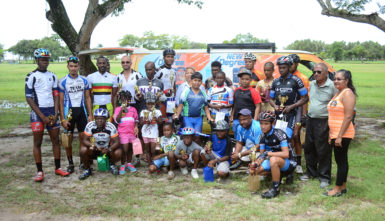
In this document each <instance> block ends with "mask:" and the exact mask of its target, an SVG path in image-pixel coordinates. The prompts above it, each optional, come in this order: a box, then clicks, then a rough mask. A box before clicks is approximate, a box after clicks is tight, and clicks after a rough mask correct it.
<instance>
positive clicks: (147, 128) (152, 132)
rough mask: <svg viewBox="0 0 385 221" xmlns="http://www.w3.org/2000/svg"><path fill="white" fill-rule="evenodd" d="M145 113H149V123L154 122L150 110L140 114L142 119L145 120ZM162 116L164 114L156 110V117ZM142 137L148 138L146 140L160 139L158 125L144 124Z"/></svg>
mask: <svg viewBox="0 0 385 221" xmlns="http://www.w3.org/2000/svg"><path fill="white" fill-rule="evenodd" d="M145 112H149V114H148V121H150V122H151V120H152V111H148V110H142V111H141V112H140V117H141V118H142V117H143V118H144V113H145ZM160 116H162V113H161V112H160V110H155V117H156V118H158V117H160ZM142 136H143V137H146V138H158V137H159V131H158V124H157V123H156V124H144V125H143V126H142Z"/></svg>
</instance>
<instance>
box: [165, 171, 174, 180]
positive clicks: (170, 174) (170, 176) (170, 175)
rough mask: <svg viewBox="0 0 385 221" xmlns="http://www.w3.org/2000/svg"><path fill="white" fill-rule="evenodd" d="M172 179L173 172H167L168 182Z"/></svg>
mask: <svg viewBox="0 0 385 221" xmlns="http://www.w3.org/2000/svg"><path fill="white" fill-rule="evenodd" d="M174 177H175V174H174V172H173V171H171V170H170V171H168V177H167V179H169V180H172V179H174Z"/></svg>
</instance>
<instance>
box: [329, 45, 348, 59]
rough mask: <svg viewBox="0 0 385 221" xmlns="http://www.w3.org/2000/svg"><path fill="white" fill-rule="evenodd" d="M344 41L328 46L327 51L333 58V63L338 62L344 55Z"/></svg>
mask: <svg viewBox="0 0 385 221" xmlns="http://www.w3.org/2000/svg"><path fill="white" fill-rule="evenodd" d="M344 45H345V42H344V41H335V42H333V44H331V45H329V46H328V49H329V50H328V51H329V53H330V55H331V56H332V57H333V59H334V61H340V60H342V58H343V55H344Z"/></svg>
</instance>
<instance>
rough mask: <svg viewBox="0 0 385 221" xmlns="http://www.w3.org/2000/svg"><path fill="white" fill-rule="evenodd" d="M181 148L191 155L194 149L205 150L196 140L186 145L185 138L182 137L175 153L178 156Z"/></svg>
mask: <svg viewBox="0 0 385 221" xmlns="http://www.w3.org/2000/svg"><path fill="white" fill-rule="evenodd" d="M181 150H183V151H184V153H185V154H188V155H190V154H191V153H192V152H193V151H194V150H199V152H200V151H201V150H203V148H202V147H201V146H199V145H198V144H197V143H195V142H194V141H193V142H192V143H191V144H190V146H186V144H184V142H183V139H181V140H180V141H179V142H178V144H177V145H176V148H175V152H174V154H175V155H176V156H180V155H181V154H180V151H181Z"/></svg>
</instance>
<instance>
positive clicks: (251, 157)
mask: <svg viewBox="0 0 385 221" xmlns="http://www.w3.org/2000/svg"><path fill="white" fill-rule="evenodd" d="M256 151H257V147H256V146H253V147H251V154H250V161H251V165H252V166H253V167H252V168H254V165H255V160H256V159H257V153H256Z"/></svg>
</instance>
